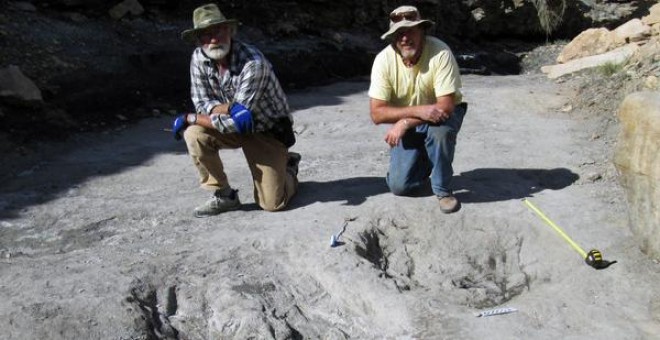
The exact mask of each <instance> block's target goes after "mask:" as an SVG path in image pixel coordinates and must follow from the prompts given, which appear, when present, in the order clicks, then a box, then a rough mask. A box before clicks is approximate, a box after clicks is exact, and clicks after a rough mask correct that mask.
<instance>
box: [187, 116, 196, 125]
mask: <svg viewBox="0 0 660 340" xmlns="http://www.w3.org/2000/svg"><path fill="white" fill-rule="evenodd" d="M195 122H197V115H196V114H193V113H191V114H189V115H188V124H195Z"/></svg>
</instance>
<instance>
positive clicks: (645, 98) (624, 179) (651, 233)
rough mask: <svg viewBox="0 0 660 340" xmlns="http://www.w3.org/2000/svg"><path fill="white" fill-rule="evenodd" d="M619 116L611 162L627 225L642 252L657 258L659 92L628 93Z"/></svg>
mask: <svg viewBox="0 0 660 340" xmlns="http://www.w3.org/2000/svg"><path fill="white" fill-rule="evenodd" d="M618 117H619V120H620V122H621V132H620V135H619V139H618V144H617V148H616V151H615V157H614V164H615V165H616V167H617V169H618V171H619V173H620V181H621V184H622V185H623V187H624V188H625V190H626V195H627V197H628V205H629V209H630V213H629V216H630V227H631V229H632V231H633V233H634V234H635V236H637V239H638V240H639V242H640V247H641V249H642V251H643V252H644V253H646V254H648V255H649V256H651V257H653V258H655V259H657V260H660V92H651V91H647V92H637V93H633V94H630V95H628V96H627V97H626V99H625V100H624V101H623V103H622V104H621V108H620V109H619V112H618Z"/></svg>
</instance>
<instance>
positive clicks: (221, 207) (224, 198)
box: [194, 188, 241, 217]
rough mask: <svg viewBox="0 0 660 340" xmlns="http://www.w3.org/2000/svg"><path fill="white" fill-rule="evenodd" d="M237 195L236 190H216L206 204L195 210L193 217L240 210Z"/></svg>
mask: <svg viewBox="0 0 660 340" xmlns="http://www.w3.org/2000/svg"><path fill="white" fill-rule="evenodd" d="M223 191H224V193H223ZM237 193H238V190H234V189H231V188H228V189H227V190H216V191H215V193H213V196H211V198H210V199H209V200H208V201H206V203H204V204H202V205H200V206H199V207H197V208H195V213H194V215H195V217H207V216H213V215H217V214H220V213H223V212H225V211H231V210H236V209H238V208H240V206H241V201H240V200H239V199H238V194H237Z"/></svg>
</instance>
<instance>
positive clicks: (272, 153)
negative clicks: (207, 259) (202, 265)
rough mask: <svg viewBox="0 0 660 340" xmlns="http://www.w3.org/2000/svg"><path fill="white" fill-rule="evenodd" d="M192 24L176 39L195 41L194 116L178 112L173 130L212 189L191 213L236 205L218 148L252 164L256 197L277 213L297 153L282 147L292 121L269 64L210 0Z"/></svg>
mask: <svg viewBox="0 0 660 340" xmlns="http://www.w3.org/2000/svg"><path fill="white" fill-rule="evenodd" d="M193 25H194V27H193V28H191V29H188V30H186V31H184V32H183V33H182V34H181V36H182V38H183V39H184V40H187V41H190V42H194V43H195V44H196V46H197V47H196V48H195V50H194V52H193V54H192V58H191V61H190V80H191V98H192V101H193V103H194V105H195V110H196V113H188V114H182V115H180V116H178V117H177V118H176V119H175V121H174V124H173V129H172V130H173V132H174V137H175V138H176V139H181V138H182V137H183V139H184V140H185V141H186V146H187V147H188V153H189V154H190V156H191V157H192V160H193V163H194V164H195V166H196V167H197V170H198V172H199V178H200V184H201V186H202V188H205V189H208V190H210V191H212V192H213V195H212V197H211V199H209V200H208V201H206V202H205V203H204V204H202V205H201V206H199V207H197V208H195V210H194V215H195V216H197V217H206V216H212V215H217V214H219V213H222V212H225V211H230V210H235V209H238V208H240V206H241V203H240V201H239V198H238V195H237V190H235V189H233V188H232V187H231V186H230V185H229V180H228V179H227V175H226V174H225V172H224V166H223V163H222V161H221V159H220V156H219V153H218V152H219V150H220V149H236V148H241V149H242V150H243V153H244V154H245V158H246V160H247V163H248V166H249V168H250V172H251V174H252V178H253V182H254V199H255V202H257V204H259V206H260V207H261V208H262V209H264V210H267V211H277V210H281V209H283V208H285V207H286V206H287V204H288V203H289V202H290V200H291V198H292V197H293V195H294V194H295V193H296V189H297V186H298V179H297V174H298V162H299V161H300V155H299V154H297V153H293V152H289V151H288V148H289V147H291V146H292V145H293V144H294V143H295V135H294V134H293V128H292V125H293V119H292V117H291V115H290V113H289V104H288V103H287V99H286V96H285V94H284V91H283V90H282V87H281V86H280V83H279V81H278V80H277V78H276V76H275V73H274V72H273V69H272V65H271V64H270V62H268V60H267V59H266V58H265V57H264V55H263V54H262V53H261V52H260V51H259V50H258V49H256V48H255V47H254V46H251V45H248V44H245V43H243V42H241V41H239V40H236V39H234V36H235V34H236V30H237V26H238V21H236V20H235V19H227V18H226V17H225V16H224V15H223V14H222V12H220V10H219V9H218V7H217V6H216V5H215V4H208V5H204V6H200V7H198V8H196V9H195V10H194V12H193Z"/></svg>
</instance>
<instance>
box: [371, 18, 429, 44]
mask: <svg viewBox="0 0 660 340" xmlns="http://www.w3.org/2000/svg"><path fill="white" fill-rule="evenodd" d="M417 25H424V26H425V28H430V27H432V26H433V25H435V23H434V22H433V21H431V20H418V21H409V20H402V21H399V22H397V23H396V24H394V25H392V26H391V27H390V29H389V30H388V31H387V32H385V34H383V35H381V36H380V38H381V39H382V40H388V39H390V38H391V37H392V35H393V34H394V33H396V31H398V30H400V29H402V28H404V27H414V26H417Z"/></svg>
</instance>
